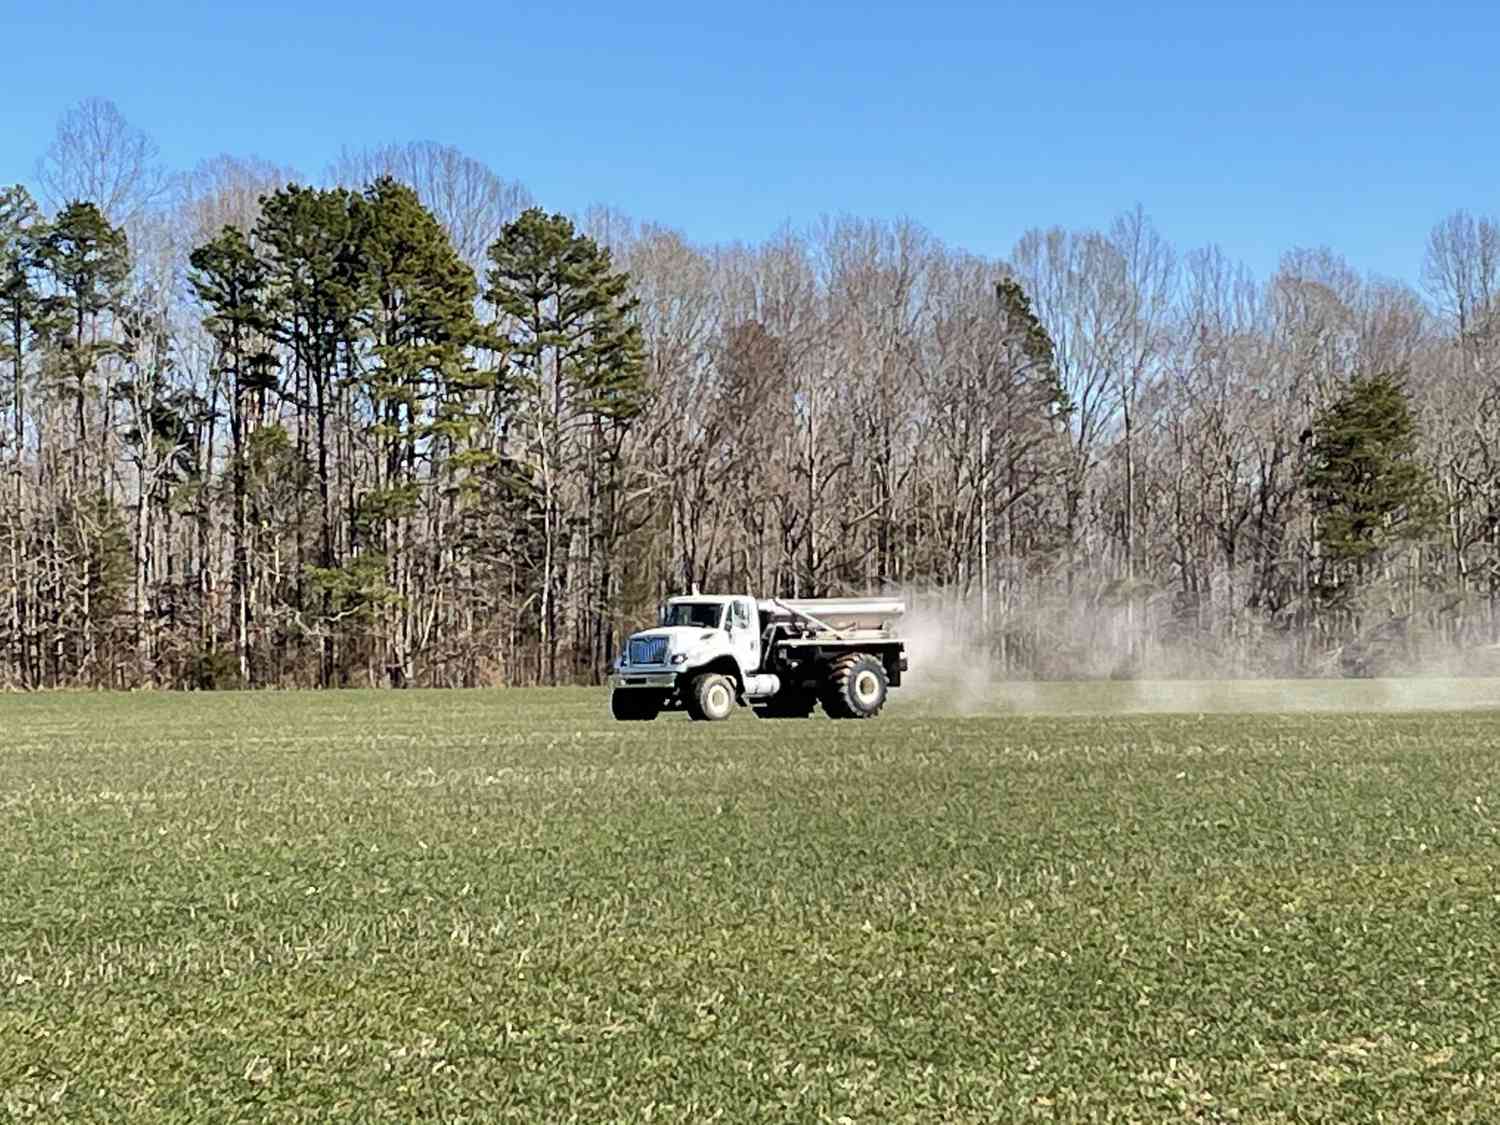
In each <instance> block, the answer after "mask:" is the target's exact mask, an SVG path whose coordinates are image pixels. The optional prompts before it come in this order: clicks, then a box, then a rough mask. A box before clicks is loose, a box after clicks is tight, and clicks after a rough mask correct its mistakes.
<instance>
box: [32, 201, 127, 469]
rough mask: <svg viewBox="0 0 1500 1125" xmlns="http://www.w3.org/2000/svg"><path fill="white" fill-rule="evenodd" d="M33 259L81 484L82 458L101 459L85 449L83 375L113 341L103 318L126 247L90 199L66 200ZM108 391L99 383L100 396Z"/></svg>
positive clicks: (117, 300)
mask: <svg viewBox="0 0 1500 1125" xmlns="http://www.w3.org/2000/svg"><path fill="white" fill-rule="evenodd" d="M37 261H38V263H39V265H40V266H41V269H42V272H43V274H44V275H45V277H46V278H47V281H48V285H49V290H50V292H49V294H48V296H47V297H45V298H44V299H43V302H42V311H43V313H44V314H45V315H46V317H47V319H48V327H49V329H50V330H51V335H52V337H53V339H52V343H53V353H52V360H53V363H54V365H55V369H56V372H57V374H58V376H59V378H60V381H61V382H62V383H63V385H64V387H65V388H66V389H67V393H68V394H69V396H70V397H71V398H72V400H73V406H74V428H75V433H74V437H75V440H76V442H77V445H76V447H75V449H74V461H75V465H76V466H77V467H78V472H77V475H78V477H79V480H78V482H77V483H78V485H79V486H80V487H81V486H82V480H81V478H82V465H83V464H84V463H86V462H88V461H90V460H92V461H93V462H95V463H97V464H98V465H99V467H100V470H101V472H103V469H104V460H105V459H104V458H102V457H99V456H97V451H90V450H89V449H88V444H89V441H88V428H87V425H86V409H85V408H86V404H87V399H88V385H89V381H90V380H91V379H92V378H93V377H94V376H95V375H96V374H97V373H98V371H99V369H100V365H101V362H102V361H103V360H104V359H105V357H107V356H109V355H111V354H112V353H114V352H115V351H116V350H117V349H118V347H119V342H118V341H117V340H115V339H113V338H112V337H111V336H110V335H109V334H108V331H107V323H106V322H107V319H108V318H109V317H110V316H112V315H113V314H114V313H116V312H117V311H118V310H119V308H120V304H121V301H122V300H123V297H124V291H125V280H126V278H127V277H128V276H129V275H130V247H129V244H128V243H127V241H126V238H125V232H124V230H122V229H121V228H119V227H115V226H111V225H110V223H109V221H108V220H107V219H105V217H104V216H103V214H101V213H100V211H99V209H98V208H97V207H95V206H94V205H93V204H92V203H70V204H69V205H68V206H67V207H65V208H63V210H62V213H61V214H59V215H58V216H57V218H56V219H55V220H53V222H52V223H50V224H49V225H48V226H47V227H46V229H45V230H44V231H43V233H42V236H41V238H40V239H39V241H38V246H37ZM108 397H109V390H108V388H104V389H103V390H102V392H101V398H103V399H106V400H107V399H108ZM103 490H104V485H103V483H101V485H100V491H103Z"/></svg>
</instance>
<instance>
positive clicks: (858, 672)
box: [823, 652, 890, 719]
mask: <svg viewBox="0 0 1500 1125" xmlns="http://www.w3.org/2000/svg"><path fill="white" fill-rule="evenodd" d="M889 690H890V681H889V680H888V679H887V678H886V674H885V665H884V664H882V663H881V662H880V661H879V660H878V659H876V658H875V657H873V656H871V655H870V654H869V653H867V652H851V653H848V654H847V655H845V656H840V657H839V658H838V659H837V660H835V661H834V662H833V664H832V665H831V666H830V667H829V669H828V678H827V680H826V681H825V682H824V688H823V710H824V711H826V712H828V716H829V718H832V719H873V718H874V717H875V716H876V715H878V714H880V709H881V708H882V707H884V706H885V697H886V694H887V693H888V692H889Z"/></svg>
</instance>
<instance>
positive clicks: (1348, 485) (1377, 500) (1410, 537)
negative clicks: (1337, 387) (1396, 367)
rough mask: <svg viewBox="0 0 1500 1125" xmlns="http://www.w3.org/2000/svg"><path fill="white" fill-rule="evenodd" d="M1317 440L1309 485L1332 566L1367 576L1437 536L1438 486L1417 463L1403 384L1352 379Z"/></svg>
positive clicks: (1384, 378) (1318, 424) (1321, 417)
mask: <svg viewBox="0 0 1500 1125" xmlns="http://www.w3.org/2000/svg"><path fill="white" fill-rule="evenodd" d="M1310 437H1311V441H1312V447H1311V451H1310V456H1309V458H1308V465H1307V470H1306V476H1305V482H1306V485H1307V488H1308V496H1309V500H1310V503H1311V505H1312V510H1313V513H1314V515H1316V517H1317V519H1318V543H1319V545H1320V547H1321V549H1322V551H1323V555H1324V557H1325V558H1326V559H1328V560H1329V561H1330V562H1331V563H1333V564H1334V565H1336V566H1345V565H1352V566H1353V567H1354V569H1355V572H1356V573H1357V574H1359V575H1363V574H1364V573H1366V572H1368V570H1369V569H1370V568H1371V566H1373V565H1374V564H1375V563H1376V562H1377V561H1378V560H1379V558H1380V556H1381V555H1382V554H1383V553H1384V552H1385V551H1386V550H1387V549H1389V548H1390V547H1392V546H1395V545H1397V544H1400V543H1409V542H1413V541H1416V540H1418V539H1420V538H1421V537H1422V536H1423V535H1425V534H1427V533H1428V532H1429V531H1431V530H1432V525H1433V520H1434V519H1435V517H1436V515H1437V506H1436V501H1435V499H1434V495H1433V489H1432V482H1431V479H1430V478H1429V476H1428V474H1427V470H1426V469H1425V468H1424V467H1423V465H1422V464H1421V462H1420V461H1419V459H1418V456H1417V427H1416V422H1415V420H1414V419H1413V417H1412V412H1411V404H1410V402H1409V401H1408V399H1407V393H1406V388H1405V386H1404V385H1403V384H1402V382H1401V380H1400V379H1398V378H1397V377H1395V376H1393V375H1389V374H1385V373H1379V374H1375V375H1361V376H1356V377H1355V378H1353V379H1351V380H1350V382H1349V385H1348V387H1347V389H1346V390H1345V391H1344V393H1343V394H1342V395H1341V396H1340V397H1339V398H1338V399H1336V400H1335V401H1334V402H1332V403H1331V404H1329V405H1328V406H1327V407H1326V408H1325V409H1324V410H1322V411H1321V412H1320V413H1319V414H1318V415H1317V417H1316V418H1315V419H1314V422H1313V426H1312V430H1311V434H1310Z"/></svg>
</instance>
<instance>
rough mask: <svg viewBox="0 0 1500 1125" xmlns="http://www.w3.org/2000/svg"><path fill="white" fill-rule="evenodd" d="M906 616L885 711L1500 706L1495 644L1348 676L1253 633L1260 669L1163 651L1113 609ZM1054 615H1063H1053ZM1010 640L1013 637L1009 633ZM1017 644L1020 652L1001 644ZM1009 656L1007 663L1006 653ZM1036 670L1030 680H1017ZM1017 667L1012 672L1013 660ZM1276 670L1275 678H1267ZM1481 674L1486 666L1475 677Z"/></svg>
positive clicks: (933, 601)
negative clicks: (1042, 616) (896, 677)
mask: <svg viewBox="0 0 1500 1125" xmlns="http://www.w3.org/2000/svg"><path fill="white" fill-rule="evenodd" d="M902 596H903V597H904V599H905V600H906V603H907V607H908V609H907V613H906V615H905V616H904V617H903V618H902V619H901V621H900V622H899V624H897V625H896V628H897V630H898V631H899V633H900V635H901V636H902V637H903V638H904V639H905V640H906V649H907V659H908V662H909V670H908V671H907V673H906V675H905V677H904V679H903V683H902V686H901V688H900V689H898V690H897V691H896V692H895V693H893V695H892V704H893V706H895V707H901V708H907V709H911V710H915V711H920V712H924V713H928V714H945V715H958V716H966V715H1003V714H1085V715H1086V714H1153V713H1156V714H1168V713H1179V714H1180V713H1241V712H1243V713H1257V712H1259V713H1272V712H1299V711H1323V712H1327V711H1335V712H1356V711H1377V712H1397V711H1441V710H1462V709H1472V708H1494V707H1500V677H1497V676H1496V675H1495V674H1494V672H1495V671H1496V670H1497V668H1500V651H1490V650H1485V651H1483V652H1477V653H1468V654H1455V657H1454V658H1452V659H1447V660H1444V661H1442V662H1439V663H1430V664H1429V665H1427V666H1424V667H1422V668H1417V669H1413V670H1412V671H1411V673H1410V674H1407V675H1401V676H1387V677H1379V678H1348V677H1344V676H1340V675H1338V674H1337V673H1336V671H1334V674H1326V673H1325V674H1323V675H1313V676H1290V675H1287V674H1286V672H1285V671H1282V670H1281V669H1282V668H1284V667H1285V666H1286V664H1288V663H1289V662H1290V661H1289V660H1288V659H1287V654H1286V653H1285V652H1283V651H1278V650H1277V648H1276V647H1275V646H1276V645H1277V644H1282V645H1285V646H1287V647H1290V643H1291V642H1287V641H1281V640H1280V639H1278V638H1272V637H1266V638H1257V639H1258V640H1263V641H1264V642H1265V643H1264V644H1263V645H1262V646H1261V651H1262V652H1263V653H1269V655H1268V656H1266V657H1264V664H1263V665H1262V667H1261V668H1247V667H1244V666H1237V665H1235V664H1234V663H1233V662H1232V661H1227V660H1224V659H1222V658H1221V657H1219V656H1218V654H1215V653H1212V652H1204V651H1203V650H1201V649H1198V648H1194V649H1191V650H1184V651H1173V650H1171V649H1170V648H1168V647H1167V646H1164V645H1162V644H1161V642H1160V640H1159V639H1152V641H1151V643H1150V644H1149V645H1148V644H1146V643H1145V642H1144V641H1143V640H1142V638H1140V637H1138V636H1133V635H1132V622H1131V621H1130V620H1129V617H1128V615H1127V614H1126V613H1124V612H1122V611H1120V610H1118V609H1113V608H1105V609H1093V608H1090V609H1088V610H1084V611H1070V612H1068V613H1067V614H1066V615H1060V614H1058V613H1057V612H1056V611H1055V610H1054V611H1053V612H1052V613H1051V614H1049V620H1048V621H1046V622H1039V621H1026V620H1018V619H1017V618H1016V617H1015V616H1012V617H1011V618H1010V619H1008V620H1007V621H1006V622H1005V624H1006V625H1008V626H1009V628H1001V627H1000V625H1001V622H1000V620H999V615H998V614H996V613H995V612H994V611H993V610H992V611H991V613H990V623H989V626H988V627H986V625H985V622H984V620H983V618H984V613H983V611H982V607H981V606H980V605H979V604H978V603H977V601H975V600H972V599H970V600H962V601H960V600H955V599H953V598H952V597H951V596H947V597H944V596H941V595H934V594H927V593H921V592H918V593H909V592H908V593H905V594H903V595H902ZM1063 616H1065V619H1064V620H1059V617H1063ZM1018 637H1020V638H1021V641H1018V640H1017V638H1018ZM1020 643H1025V644H1026V645H1027V647H1026V648H1025V649H1024V650H1023V651H1015V648H1014V647H1013V648H1012V650H1011V651H1010V652H1007V651H1006V649H1005V645H1007V644H1009V645H1011V646H1016V645H1018V644H1020ZM1007 656H1009V658H1010V659H1009V660H1007ZM1038 666H1040V667H1041V668H1043V669H1044V672H1043V673H1042V674H1041V675H1040V676H1034V677H1033V678H1025V677H1028V676H1029V675H1030V672H1029V669H1032V668H1036V667H1038ZM1018 667H1019V668H1021V669H1023V670H1020V671H1017V670H1016V669H1017V668H1018ZM1278 673H1279V674H1278ZM1486 673H1488V674H1486Z"/></svg>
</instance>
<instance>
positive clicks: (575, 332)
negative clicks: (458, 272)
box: [485, 208, 645, 683]
mask: <svg viewBox="0 0 1500 1125" xmlns="http://www.w3.org/2000/svg"><path fill="white" fill-rule="evenodd" d="M489 260H490V263H491V268H490V270H489V271H488V274H487V275H486V277H487V281H488V288H487V289H486V290H485V298H486V299H487V300H488V301H490V302H491V303H492V304H493V305H494V306H495V308H496V310H497V311H498V312H499V313H500V314H501V315H502V317H503V321H502V329H501V330H502V331H503V332H504V333H505V335H506V337H507V345H508V357H509V364H510V376H511V386H512V389H513V392H514V394H515V413H516V423H517V425H516V426H515V429H519V430H520V434H519V435H516V436H517V437H518V438H519V444H520V446H521V450H522V451H523V455H524V458H525V462H526V465H527V468H528V469H529V470H530V472H531V473H532V474H533V476H534V478H535V485H536V495H537V497H538V500H539V506H540V509H541V510H540V511H539V512H537V513H535V514H536V517H537V522H538V523H539V524H540V525H541V528H540V530H541V537H542V559H543V561H542V574H541V575H540V581H539V584H538V589H537V595H538V601H537V604H538V623H539V625H540V629H541V655H543V656H544V657H545V660H546V669H547V672H546V674H547V679H548V680H549V682H552V683H556V682H557V648H558V640H559V637H558V614H557V600H558V579H559V577H560V564H561V562H562V560H563V559H564V556H565V552H566V551H567V550H568V541H569V535H570V532H571V531H574V530H578V531H581V532H582V533H583V534H584V535H585V536H586V537H592V536H593V535H595V534H597V533H598V531H599V529H600V528H601V527H602V528H606V529H607V528H609V527H610V526H611V523H612V520H611V518H610V510H611V508H612V506H613V505H614V504H615V503H616V502H617V500H618V497H617V496H616V495H615V491H616V490H614V489H612V488H609V487H608V486H606V487H604V488H598V487H597V486H598V485H599V482H601V481H605V480H607V479H609V478H610V475H611V469H610V463H611V462H612V460H613V458H614V457H615V456H616V454H617V451H618V449H619V440H618V437H619V434H620V431H622V430H623V429H624V428H626V427H628V425H629V423H630V420H631V419H632V418H634V417H635V415H636V414H637V413H638V412H639V411H640V409H641V406H642V403H643V401H644V397H645V383H644V373H643V372H644V363H643V360H642V346H641V336H640V329H639V328H638V326H637V325H636V323H635V321H634V319H633V313H634V310H635V307H636V302H635V300H634V299H633V298H632V297H630V296H629V295H628V293H629V284H630V281H629V277H628V275H627V274H625V273H623V272H617V271H616V270H615V269H614V264H613V261H612V260H611V256H610V252H609V251H608V250H607V249H604V248H601V247H600V246H599V245H598V244H597V243H596V242H595V241H594V240H593V239H591V238H588V237H586V236H584V235H581V234H578V233H577V232H575V231H574V229H573V224H572V223H571V222H570V221H569V220H568V219H567V218H565V217H564V216H562V215H548V214H546V213H545V212H543V211H541V210H539V209H537V208H532V209H530V210H528V211H525V212H524V213H522V214H521V216H520V217H519V218H517V219H516V220H515V221H514V222H512V223H508V224H506V226H505V228H504V229H503V230H502V231H501V233H500V237H499V239H497V240H496V242H495V243H494V245H493V246H491V247H490V250H489ZM565 499H567V500H571V501H573V503H572V504H571V505H568V506H569V507H571V509H572V510H575V511H576V510H579V509H581V510H582V511H583V513H584V514H583V516H582V517H581V518H575V519H574V520H572V521H565V519H564V510H565V504H564V501H565ZM570 522H571V523H572V524H574V525H581V526H574V527H570V526H569V523H570ZM599 546H600V548H601V550H600V551H599V552H590V562H591V565H598V566H600V567H602V569H603V571H604V572H605V573H606V574H607V573H608V572H609V571H610V570H611V569H612V567H611V559H610V557H609V550H610V547H611V546H612V543H611V542H609V537H608V535H607V534H606V536H605V539H604V541H602V542H600V544H599ZM596 554H597V556H598V557H595V555H596ZM582 585H583V588H584V589H585V590H588V589H589V588H590V586H589V584H588V583H583V584H582ZM591 608H592V611H593V612H592V613H591V614H590V615H589V616H590V617H591V618H592V619H593V620H594V621H596V622H597V621H599V620H601V619H602V617H603V615H604V613H605V609H606V607H603V606H597V605H596V606H593V607H591Z"/></svg>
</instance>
